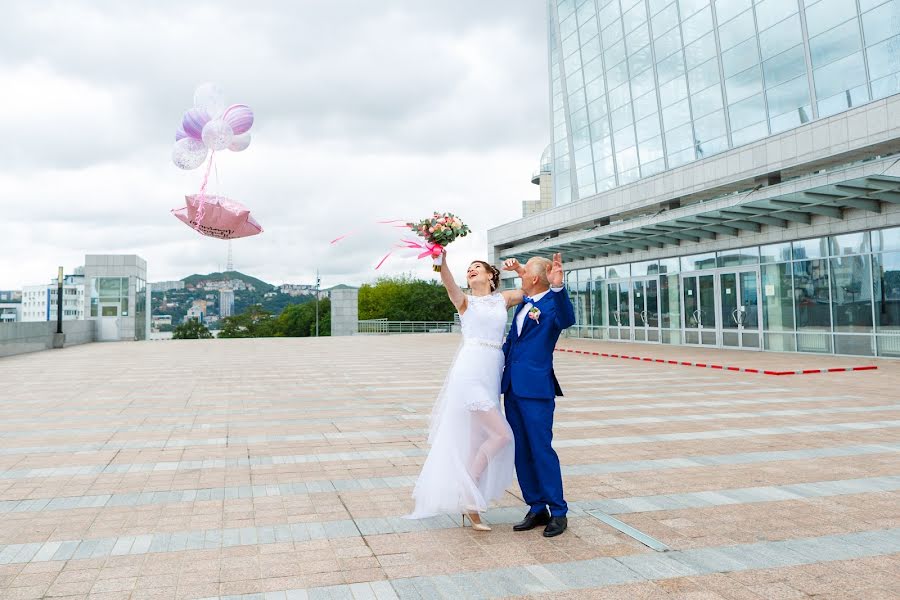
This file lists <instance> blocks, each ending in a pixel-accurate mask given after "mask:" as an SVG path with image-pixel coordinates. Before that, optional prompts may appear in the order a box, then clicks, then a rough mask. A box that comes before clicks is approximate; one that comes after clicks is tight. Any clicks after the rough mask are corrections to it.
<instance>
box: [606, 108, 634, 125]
mask: <svg viewBox="0 0 900 600" xmlns="http://www.w3.org/2000/svg"><path fill="white" fill-rule="evenodd" d="M610 117H611V120H612V126H613V131H619V130H620V129H622V128H623V127H627V126H629V125H631V124H632V123H633V122H634V121H633V118H632V115H631V105H630V104H626V105H625V106H623V107H621V108H618V109H616V110H614V111H612V113H610Z"/></svg>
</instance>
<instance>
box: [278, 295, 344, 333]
mask: <svg viewBox="0 0 900 600" xmlns="http://www.w3.org/2000/svg"><path fill="white" fill-rule="evenodd" d="M275 327H276V331H277V333H276V335H279V336H285V337H309V336H313V335H315V334H316V303H315V302H305V303H303V304H291V305H289V306H287V307H286V308H285V309H284V311H282V313H281V314H280V315H279V316H278V321H277V323H276V326H275ZM326 335H331V301H330V300H329V299H328V298H322V299H321V300H320V301H319V336H326Z"/></svg>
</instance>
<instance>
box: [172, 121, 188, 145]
mask: <svg viewBox="0 0 900 600" xmlns="http://www.w3.org/2000/svg"><path fill="white" fill-rule="evenodd" d="M187 136H188V134H186V133H185V132H184V127H182V126H181V125H179V126H178V129H176V130H175V141H176V142H177V141H178V140H181V139H184V138H186V137H187Z"/></svg>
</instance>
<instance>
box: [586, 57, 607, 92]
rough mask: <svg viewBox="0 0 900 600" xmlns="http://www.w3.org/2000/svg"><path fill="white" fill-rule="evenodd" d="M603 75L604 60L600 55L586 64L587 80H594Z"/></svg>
mask: <svg viewBox="0 0 900 600" xmlns="http://www.w3.org/2000/svg"><path fill="white" fill-rule="evenodd" d="M601 75H603V61H601V60H600V58H599V57H598V58H595V59H594V60H592V61H591V62H589V63H586V64H585V65H584V79H585V81H594V80H595V79H597V78H598V77H600V76H601ZM601 85H602V81H601Z"/></svg>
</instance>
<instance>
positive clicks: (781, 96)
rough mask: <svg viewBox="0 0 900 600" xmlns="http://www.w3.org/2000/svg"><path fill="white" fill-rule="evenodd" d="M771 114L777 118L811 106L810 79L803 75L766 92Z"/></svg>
mask: <svg viewBox="0 0 900 600" xmlns="http://www.w3.org/2000/svg"><path fill="white" fill-rule="evenodd" d="M766 99H767V100H768V104H769V114H770V115H772V116H777V115H780V114H783V113H786V112H788V111H792V110H795V109H797V108H798V107H800V106H808V105H809V79H808V78H807V77H806V75H801V76H800V77H797V78H796V79H794V80H792V81H788V82H787V83H783V84H781V85H779V86H777V87H774V88H772V89H770V90H769V91H767V92H766Z"/></svg>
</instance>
